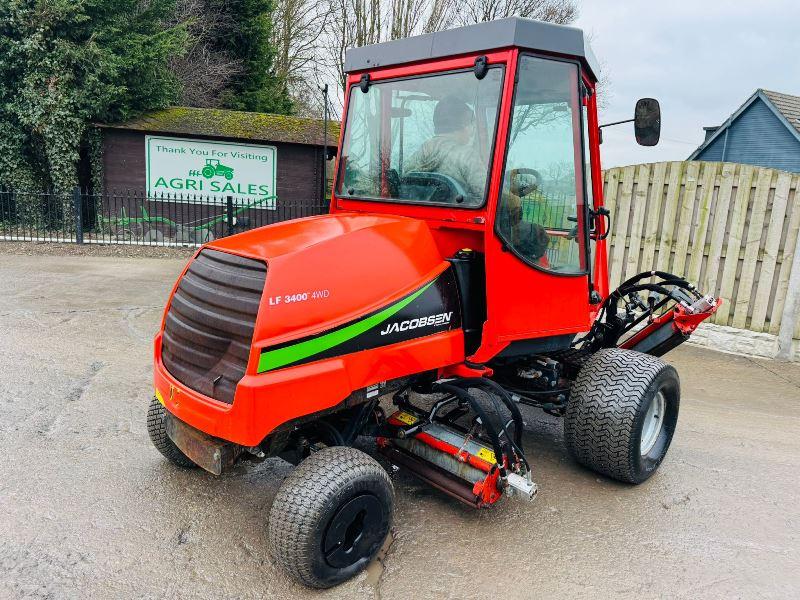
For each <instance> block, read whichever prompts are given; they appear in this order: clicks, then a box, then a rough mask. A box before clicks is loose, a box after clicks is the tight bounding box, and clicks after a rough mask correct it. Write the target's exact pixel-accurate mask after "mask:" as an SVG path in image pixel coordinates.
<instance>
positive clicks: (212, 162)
mask: <svg viewBox="0 0 800 600" xmlns="http://www.w3.org/2000/svg"><path fill="white" fill-rule="evenodd" d="M200 172H201V173H202V174H203V177H205V178H206V179H211V178H212V177H224V178H225V179H227V180H228V181H230V180H231V179H233V169H232V168H231V167H226V166H225V165H223V164H222V163H220V162H219V159H216V158H207V159H206V164H205V166H204V167H203V170H202V171H200Z"/></svg>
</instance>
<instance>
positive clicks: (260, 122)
mask: <svg viewBox="0 0 800 600" xmlns="http://www.w3.org/2000/svg"><path fill="white" fill-rule="evenodd" d="M99 126H100V127H103V128H108V129H127V130H132V131H142V132H148V133H173V134H180V135H197V136H203V137H214V138H233V139H238V140H251V141H252V140H257V141H261V142H278V143H287V144H305V145H311V146H322V144H323V138H324V136H323V130H324V127H323V122H322V121H321V120H320V119H306V118H303V117H292V116H286V115H272V114H266V113H253V112H242V111H238V110H221V109H215V108H187V107H183V106H174V107H171V108H166V109H164V110H159V111H155V112H150V113H146V114H143V115H141V116H140V117H137V118H135V119H132V120H130V121H125V122H123V123H111V124H107V123H103V124H100V125H99ZM338 140H339V123H338V122H337V121H334V120H332V121H329V122H328V145H330V146H335V145H336V143H337V142H338Z"/></svg>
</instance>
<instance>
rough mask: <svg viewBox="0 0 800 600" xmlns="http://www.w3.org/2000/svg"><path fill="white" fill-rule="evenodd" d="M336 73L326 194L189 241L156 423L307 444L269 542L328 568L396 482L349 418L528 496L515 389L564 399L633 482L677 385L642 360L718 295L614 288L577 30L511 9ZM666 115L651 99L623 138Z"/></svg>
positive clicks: (182, 455)
mask: <svg viewBox="0 0 800 600" xmlns="http://www.w3.org/2000/svg"><path fill="white" fill-rule="evenodd" d="M346 71H347V73H348V76H347V88H346V90H345V109H344V116H343V135H342V139H341V141H340V147H339V152H338V164H337V168H336V174H335V180H334V187H333V193H332V200H331V208H330V214H328V215H323V216H317V217H309V218H305V219H298V220H295V221H289V222H285V223H279V224H275V225H271V226H268V227H264V228H260V229H256V230H252V231H248V232H246V233H241V234H238V235H234V236H231V237H227V238H224V239H220V240H215V241H213V242H211V243H209V244H207V245H206V246H204V247H203V248H201V249H200V251H199V252H198V253H197V254H196V255H195V257H194V258H193V259H192V260H191V261H190V263H189V264H188V265H187V268H186V270H185V271H184V273H183V274H182V275H181V277H180V279H179V280H178V282H177V284H176V286H175V289H174V290H173V294H172V296H171V298H170V302H169V305H168V307H167V310H166V312H165V316H164V321H163V324H162V328H161V331H160V332H159V334H158V335H157V336H156V340H155V353H154V362H155V369H154V371H155V388H156V393H155V396H156V400H154V402H153V404H152V405H151V409H150V414H149V420H148V425H149V429H150V432H151V437H152V438H153V441H154V443H155V444H156V446H157V448H158V449H159V450H160V451H161V452H162V453H163V454H164V455H165V456H167V457H168V458H170V459H171V460H172V461H173V462H175V463H176V464H179V465H182V466H193V465H199V466H201V467H203V468H205V469H206V470H208V471H211V472H213V473H217V474H219V473H220V472H222V471H223V470H224V469H226V468H228V467H229V466H230V465H232V464H233V463H234V462H235V461H237V460H239V459H242V458H247V459H251V460H261V459H264V458H266V457H269V456H282V457H284V458H287V459H288V460H290V461H292V462H295V463H299V467H298V469H297V471H296V474H297V475H296V476H295V475H294V474H293V475H292V476H290V478H289V479H287V480H286V482H285V483H284V485H283V486H282V488H281V492H280V493H279V494H278V497H277V498H276V501H275V504H274V505H273V509H272V514H271V517H270V540H271V544H272V550H273V553H274V554H275V556H276V557H277V559H278V560H279V562H280V563H281V564H282V565H284V566H285V567H286V568H287V569H288V570H289V571H290V572H291V573H292V574H294V575H295V576H296V577H297V578H298V579H299V580H301V581H303V582H304V583H307V584H309V585H314V586H319V587H325V586H328V585H332V584H334V583H336V582H338V581H341V580H342V579H345V578H347V577H349V576H351V575H352V574H354V573H355V572H357V571H358V570H360V569H361V568H363V566H364V565H365V564H366V561H368V560H369V559H370V558H371V557H372V556H374V554H375V552H377V549H378V548H379V547H380V545H381V543H382V542H383V539H384V538H385V536H386V532H387V531H388V527H389V523H390V518H391V509H392V506H391V503H392V491H391V484H390V483H389V480H388V479H387V477H386V474H385V472H384V471H383V470H382V469H381V468H380V466H379V465H378V463H376V462H375V461H374V459H372V458H371V457H369V456H367V455H366V454H364V453H363V452H360V451H357V450H354V449H353V448H352V446H353V445H354V444H355V442H356V440H357V439H358V438H359V437H360V436H368V437H372V438H373V439H374V440H375V441H376V443H377V447H378V449H379V450H380V452H381V453H382V454H383V455H384V456H385V457H386V458H387V459H388V461H389V462H391V463H392V464H394V465H396V466H397V467H399V468H401V469H405V470H407V471H409V472H411V473H413V474H414V475H416V476H418V477H420V478H422V479H423V480H425V481H427V482H429V483H431V484H432V485H433V486H435V487H437V488H438V489H440V490H442V491H444V492H445V493H447V494H449V495H451V496H453V497H455V498H457V499H459V500H461V501H464V502H466V503H468V504H470V505H472V506H475V507H485V506H489V505H492V504H494V503H495V502H497V501H498V500H499V499H500V498H501V497H502V496H503V495H512V496H517V497H521V498H525V499H532V498H533V497H534V496H535V493H536V486H535V484H534V483H533V481H532V477H531V475H532V460H531V458H530V457H527V456H526V454H525V447H524V446H525V444H524V443H523V438H522V431H523V425H524V422H523V418H522V413H521V410H520V406H521V405H528V406H533V407H537V408H540V409H543V410H545V411H546V412H548V413H551V414H554V415H558V416H563V417H564V427H565V441H566V444H567V447H568V450H569V452H570V453H571V454H572V455H573V456H574V457H575V458H576V459H577V460H578V461H579V462H581V463H582V464H584V465H586V466H588V467H590V468H592V469H594V470H596V471H598V472H600V473H603V474H605V475H608V476H610V477H613V478H616V479H619V480H622V481H628V482H632V483H638V482H641V481H644V480H645V479H646V478H647V477H649V476H650V475H651V474H652V473H653V472H654V471H655V469H656V468H657V467H658V465H659V464H660V462H661V460H662V459H663V457H664V455H665V454H666V451H667V448H668V446H669V443H670V441H671V439H672V434H673V432H674V428H675V424H676V421H677V411H678V402H679V383H678V378H677V375H676V373H675V371H674V369H673V368H672V367H670V366H668V365H667V364H665V363H663V362H662V361H661V360H659V359H658V358H657V357H658V356H661V355H662V354H663V353H665V352H666V351H668V350H669V349H671V348H674V347H675V346H676V345H678V344H680V343H681V342H682V341H684V340H685V339H687V338H688V336H689V335H690V334H691V332H692V331H694V329H695V328H696V327H697V326H698V325H699V323H700V322H701V321H702V320H704V319H705V318H707V317H708V316H709V315H710V314H712V313H713V312H714V310H716V306H717V304H718V301H717V300H716V299H714V298H710V297H705V296H703V295H702V294H700V293H699V292H698V291H697V290H695V288H694V287H693V286H692V285H691V284H690V283H688V282H686V281H685V280H683V279H682V278H680V277H677V276H674V275H671V274H668V273H660V272H653V273H645V274H642V275H640V276H638V277H636V278H633V279H631V280H629V281H627V282H625V283H624V284H623V285H622V286H621V287H620V288H618V289H617V290H615V291H613V292H612V291H611V290H610V289H609V282H608V267H607V252H606V236H607V235H608V232H609V228H610V226H611V222H612V221H611V215H610V214H609V211H608V210H607V209H606V208H605V207H604V206H603V198H602V194H603V188H602V173H601V170H600V153H599V138H600V136H599V132H600V128H599V124H598V121H597V102H596V94H595V88H596V82H597V76H598V67H597V63H596V61H595V59H594V56H593V54H592V52H591V50H590V48H589V46H588V43H587V41H586V40H585V37H584V35H583V33H582V32H581V31H580V30H577V29H573V28H569V27H562V26H557V25H551V24H545V23H540V22H537V21H531V20H527V19H520V18H511V19H504V20H501V21H495V22H491V23H484V24H480V25H475V26H471V27H465V28H461V29H454V30H450V31H444V32H440V33H435V34H429V35H425V36H420V37H418V38H412V39H409V40H398V41H394V42H388V43H385V44H378V45H375V46H368V47H365V48H359V49H354V50H351V51H349V52H348V54H347V61H346ZM659 124H660V114H659V110H658V103H657V102H655V101H653V100H649V99H646V100H644V101H640V103H639V104H638V105H637V111H636V116H635V125H636V132H637V139H639V141H640V142H641V143H644V144H652V143H655V142H656V141H657V139H658V129H659ZM206 168H208V169H209V170H213V171H214V175H219V174H224V173H222V169H223V168H224V167H223V166H222V165H219V164H216V165H211V164H209V165H207V167H206ZM204 174H205V169H204ZM389 394H391V398H392V403H393V404H394V407H393V408H392V409H391V412H390V413H388V414H387V412H385V409H384V407H382V406H381V404H380V400H381V399H382V398H386V397H387V395H389ZM354 490H355V491H354ZM298 515H299V516H298ZM315 519H316V520H315ZM309 532H311V533H309ZM314 532H316V533H314ZM312 534H313V535H312ZM314 536H316V537H314ZM298 540H299V541H298Z"/></svg>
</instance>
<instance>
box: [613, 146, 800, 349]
mask: <svg viewBox="0 0 800 600" xmlns="http://www.w3.org/2000/svg"><path fill="white" fill-rule="evenodd" d="M604 191H605V202H606V206H608V207H609V208H610V209H611V210H612V230H611V235H610V236H609V238H608V239H609V249H608V250H609V273H610V277H611V287H612V289H613V288H614V287H616V286H617V285H619V284H620V283H621V282H622V281H623V280H624V279H627V278H628V277H630V276H632V275H634V274H636V273H638V272H640V271H646V270H651V269H655V270H661V271H671V272H674V273H676V274H678V275H684V276H686V277H687V278H688V279H689V280H690V281H692V282H695V283H698V285H699V287H700V288H701V289H702V290H703V291H705V292H707V293H713V294H715V295H717V296H720V297H722V299H723V305H722V307H721V308H720V309H719V311H718V312H717V314H716V315H715V318H714V322H715V323H717V324H720V325H729V326H732V327H737V328H747V329H751V330H753V331H759V332H767V333H772V334H777V333H778V331H779V329H780V322H781V319H782V318H784V315H783V313H784V307H785V301H784V300H785V296H786V293H787V286H788V281H789V275H790V273H791V268H792V259H793V256H794V251H795V246H796V244H797V243H798V235H800V174H792V173H786V172H783V171H778V170H775V169H767V168H762V167H753V166H750V165H739V164H734V163H715V162H701V161H689V162H668V163H655V164H643V165H634V166H628V167H620V168H615V169H609V170H607V171H606V172H605V173H604ZM786 318H792V319H793V320H796V321H800V318H797V317H796V316H791V315H790V316H787V317H786ZM794 335H795V338H797V339H800V322H798V323H797V326H796V329H795V334H794Z"/></svg>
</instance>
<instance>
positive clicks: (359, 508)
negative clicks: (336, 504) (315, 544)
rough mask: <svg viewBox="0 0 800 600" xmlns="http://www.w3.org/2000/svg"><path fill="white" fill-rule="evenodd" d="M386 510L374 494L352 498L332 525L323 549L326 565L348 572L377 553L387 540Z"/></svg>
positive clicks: (334, 517)
mask: <svg viewBox="0 0 800 600" xmlns="http://www.w3.org/2000/svg"><path fill="white" fill-rule="evenodd" d="M383 521H384V510H383V506H382V505H381V502H380V500H378V499H377V498H376V497H375V496H373V495H372V494H362V495H361V496H356V497H355V498H351V499H350V500H348V501H347V502H346V503H345V504H343V505H342V507H341V508H339V510H338V511H337V512H336V514H335V515H334V516H333V518H332V519H331V522H330V523H329V524H328V530H327V531H326V532H325V538H324V541H323V545H322V552H323V554H324V556H325V562H327V563H328V564H329V565H330V566H331V567H334V568H336V569H344V568H346V567H349V566H350V565H352V564H355V563H356V562H358V561H359V560H361V559H362V558H365V557H369V556H371V555H372V553H373V552H374V551H375V549H376V546H377V545H378V544H379V543H380V541H381V539H382V538H383V533H384V532H383V527H382V526H381V525H382V523H383Z"/></svg>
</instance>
